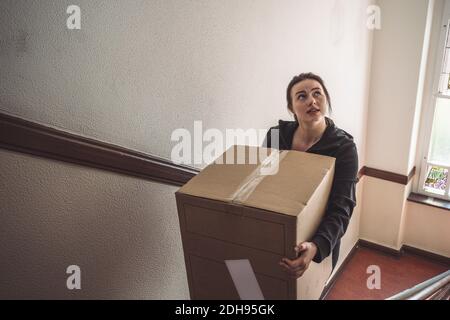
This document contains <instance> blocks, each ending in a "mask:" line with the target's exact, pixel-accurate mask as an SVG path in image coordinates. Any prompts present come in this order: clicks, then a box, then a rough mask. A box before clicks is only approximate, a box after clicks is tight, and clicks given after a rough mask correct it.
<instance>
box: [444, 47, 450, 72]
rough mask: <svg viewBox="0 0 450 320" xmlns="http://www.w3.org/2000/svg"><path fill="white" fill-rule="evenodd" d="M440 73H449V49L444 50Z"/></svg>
mask: <svg viewBox="0 0 450 320" xmlns="http://www.w3.org/2000/svg"><path fill="white" fill-rule="evenodd" d="M442 73H447V74H448V73H450V48H445V54H444V66H443V68H442Z"/></svg>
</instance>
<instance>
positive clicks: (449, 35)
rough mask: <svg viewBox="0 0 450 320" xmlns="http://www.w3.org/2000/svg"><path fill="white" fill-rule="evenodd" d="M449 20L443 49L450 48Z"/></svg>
mask: <svg viewBox="0 0 450 320" xmlns="http://www.w3.org/2000/svg"><path fill="white" fill-rule="evenodd" d="M449 25H450V20H448V21H447V41H446V42H445V47H447V48H450V32H448V29H449V27H448V26H449Z"/></svg>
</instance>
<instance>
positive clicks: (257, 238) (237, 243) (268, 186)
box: [176, 146, 335, 299]
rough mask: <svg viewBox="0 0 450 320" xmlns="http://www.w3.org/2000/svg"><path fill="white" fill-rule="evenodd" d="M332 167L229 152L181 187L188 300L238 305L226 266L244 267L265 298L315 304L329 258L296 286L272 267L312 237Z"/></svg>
mask: <svg viewBox="0 0 450 320" xmlns="http://www.w3.org/2000/svg"><path fill="white" fill-rule="evenodd" d="M255 155H257V156H256V157H253V158H252V156H255ZM239 156H240V158H241V159H239V160H242V161H241V162H240V163H241V164H236V162H237V160H238V158H239ZM274 159H275V160H276V159H278V160H279V162H276V161H274ZM227 160H228V161H229V162H234V164H225V163H226V162H227ZM244 160H245V161H244ZM250 160H253V163H249V162H250ZM244 162H245V163H244ZM275 162H276V164H277V166H274V163H275ZM334 162H335V159H334V158H331V157H323V156H320V155H315V154H309V153H305V152H298V151H281V152H280V151H278V150H275V149H265V148H257V147H249V146H233V147H231V148H229V149H228V150H227V151H226V152H225V153H224V154H223V155H222V156H221V157H220V158H218V159H217V160H216V161H215V162H214V163H212V164H210V165H209V166H207V167H206V168H205V169H204V170H202V172H200V173H199V174H198V175H197V176H196V177H194V178H193V179H191V180H190V181H189V182H188V183H187V184H185V185H184V186H183V187H182V188H180V189H179V190H178V191H177V192H176V199H177V207H178V214H179V221H180V228H181V236H182V241H183V250H184V256H185V263H186V270H187V273H188V282H189V290H190V294H191V299H239V298H240V295H239V294H238V290H237V288H236V286H235V284H234V282H233V279H232V277H231V276H230V272H229V270H228V268H227V266H226V263H225V261H227V260H246V261H247V260H248V262H249V263H250V264H251V266H252V268H253V271H254V275H252V277H256V279H257V282H258V284H259V285H260V287H261V291H262V294H263V296H264V298H266V299H318V298H319V297H320V294H321V292H322V290H323V289H324V286H325V284H326V281H327V280H328V277H329V276H330V275H331V257H327V258H326V259H325V260H323V261H322V262H321V263H320V264H316V263H314V262H311V264H310V267H309V268H308V270H307V271H306V272H305V274H304V275H303V276H302V277H301V278H299V279H297V280H295V279H292V278H290V277H288V275H287V274H286V273H285V272H284V271H283V270H282V269H281V267H280V266H279V265H278V262H279V261H280V260H281V258H282V257H288V258H290V259H293V258H294V257H295V251H294V247H295V245H296V244H298V243H300V242H303V241H307V240H309V239H310V238H311V237H312V235H314V233H315V231H316V229H317V227H318V225H319V224H320V221H321V219H322V217H323V214H324V212H325V208H326V205H327V201H328V196H329V192H330V190H331V185H332V182H333V177H334ZM267 172H268V173H274V174H271V175H266V174H263V173H267ZM247 280H248V281H250V280H251V279H247ZM253 281H254V279H253Z"/></svg>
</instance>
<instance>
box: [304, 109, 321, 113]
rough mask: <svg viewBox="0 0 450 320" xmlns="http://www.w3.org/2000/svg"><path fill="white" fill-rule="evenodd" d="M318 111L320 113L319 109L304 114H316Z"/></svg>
mask: <svg viewBox="0 0 450 320" xmlns="http://www.w3.org/2000/svg"><path fill="white" fill-rule="evenodd" d="M319 111H320V110H319V109H316V108H313V109H310V110H308V111H307V112H306V113H308V114H317V113H318V112H319Z"/></svg>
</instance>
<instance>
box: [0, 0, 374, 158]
mask: <svg viewBox="0 0 450 320" xmlns="http://www.w3.org/2000/svg"><path fill="white" fill-rule="evenodd" d="M369 2H370V1H361V0H352V1H349V0H345V1H344V0H321V1H307V0H303V1H298V0H286V1H283V3H282V4H280V3H279V1H274V0H261V1H240V0H229V1H218V0H215V1H210V0H208V1H206V0H196V1H185V0H164V1H157V0H152V1H118V0H107V1H106V0H97V1H86V0H80V1H77V4H78V5H79V6H80V8H81V30H68V29H67V28H66V19H67V17H68V14H66V8H67V6H68V5H69V4H72V3H71V2H68V1H49V0H45V1H24V0H4V1H1V2H0V12H1V19H0V35H1V39H2V42H1V49H0V57H1V62H0V68H1V72H0V110H2V111H6V112H9V113H12V114H16V115H20V116H23V117H25V118H28V119H32V120H35V121H39V122H42V123H45V124H49V125H53V126H56V127H60V128H64V129H67V130H70V131H73V132H76V133H80V134H83V135H86V136H89V137H93V138H97V139H100V140H103V141H108V142H112V143H116V144H119V145H123V146H127V147H130V148H134V149H138V150H141V151H144V152H148V153H152V154H155V155H158V156H162V157H165V158H169V157H170V154H171V153H170V151H171V149H172V147H173V146H174V145H175V142H171V141H170V136H171V133H172V131H173V130H174V129H176V128H181V127H184V128H187V129H191V130H192V129H193V122H194V120H202V121H203V126H204V128H205V129H206V128H210V127H214V128H218V129H220V130H224V129H225V128H244V129H247V128H252V127H256V128H261V129H267V128H268V127H269V126H270V125H274V124H275V123H276V121H277V120H278V119H279V118H289V117H290V116H289V115H288V113H287V111H286V107H285V104H286V103H285V88H286V86H287V83H288V82H289V80H290V79H291V77H292V76H293V75H294V74H298V73H299V72H305V71H314V72H316V73H319V74H320V75H322V76H323V77H324V79H325V80H326V82H327V84H328V86H329V91H330V93H331V96H332V99H333V105H334V109H335V118H336V121H337V122H338V124H340V125H341V126H343V127H344V128H345V129H347V130H348V131H350V132H351V133H352V134H354V135H355V138H356V139H357V142H358V144H359V146H360V147H362V144H363V141H364V116H365V110H366V108H365V106H366V98H367V78H368V66H369V64H368V57H369V50H368V47H369V38H370V34H371V32H370V31H369V30H368V29H367V28H366V18H367V14H366V7H367V4H368V3H369ZM344 80H345V81H344ZM349 114H351V115H352V117H349ZM355 120H356V121H355Z"/></svg>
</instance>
